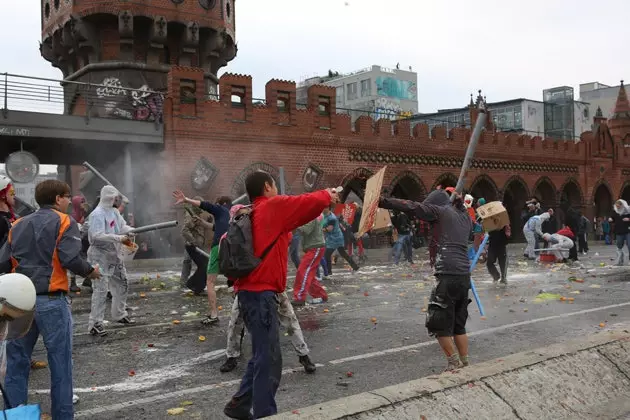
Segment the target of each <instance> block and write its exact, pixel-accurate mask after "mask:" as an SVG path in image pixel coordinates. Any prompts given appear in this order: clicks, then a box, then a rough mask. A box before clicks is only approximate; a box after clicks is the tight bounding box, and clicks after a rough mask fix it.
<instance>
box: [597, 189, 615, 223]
mask: <svg viewBox="0 0 630 420" xmlns="http://www.w3.org/2000/svg"><path fill="white" fill-rule="evenodd" d="M593 203H594V206H595V215H594V216H595V217H600V216H601V217H609V216H610V212H611V211H612V206H613V197H612V194H611V192H610V188H608V186H607V185H606V184H605V183H604V182H602V183H600V184H599V185H598V186H597V188H596V189H595V191H594V192H593Z"/></svg>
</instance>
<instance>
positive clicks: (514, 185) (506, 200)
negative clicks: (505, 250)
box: [503, 176, 529, 241]
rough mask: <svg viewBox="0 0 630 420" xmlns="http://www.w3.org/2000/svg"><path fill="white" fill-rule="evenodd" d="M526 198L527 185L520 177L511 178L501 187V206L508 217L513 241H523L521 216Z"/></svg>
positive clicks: (527, 195) (527, 194)
mask: <svg viewBox="0 0 630 420" xmlns="http://www.w3.org/2000/svg"><path fill="white" fill-rule="evenodd" d="M528 197H529V191H528V190H527V184H525V181H523V180H522V179H521V178H520V177H518V176H515V177H512V178H510V179H508V181H507V182H506V183H505V187H503V206H504V207H505V209H506V210H507V212H508V215H509V217H510V225H511V228H512V238H513V240H518V241H522V240H523V222H522V220H521V215H522V212H523V210H524V209H525V202H526V201H527V198H528Z"/></svg>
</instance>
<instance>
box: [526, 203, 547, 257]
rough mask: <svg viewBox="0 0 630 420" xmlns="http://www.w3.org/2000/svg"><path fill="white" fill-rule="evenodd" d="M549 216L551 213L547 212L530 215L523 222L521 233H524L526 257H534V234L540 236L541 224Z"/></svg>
mask: <svg viewBox="0 0 630 420" xmlns="http://www.w3.org/2000/svg"><path fill="white" fill-rule="evenodd" d="M550 217H551V215H550V214H549V213H548V212H545V213H543V214H541V215H538V216H532V217H530V218H529V220H528V221H527V223H525V226H523V235H525V239H526V240H527V248H525V255H527V258H529V259H532V260H533V259H535V258H536V252H535V250H536V235H538V236H540V237H542V235H543V233H542V224H543V222H545V221H547V220H549V218H550Z"/></svg>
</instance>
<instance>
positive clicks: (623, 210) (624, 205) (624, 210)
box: [610, 199, 630, 265]
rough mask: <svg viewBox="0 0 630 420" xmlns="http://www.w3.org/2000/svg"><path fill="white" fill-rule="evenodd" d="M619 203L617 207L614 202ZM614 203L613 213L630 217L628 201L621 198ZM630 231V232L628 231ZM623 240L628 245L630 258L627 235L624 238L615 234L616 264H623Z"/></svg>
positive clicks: (629, 250)
mask: <svg viewBox="0 0 630 420" xmlns="http://www.w3.org/2000/svg"><path fill="white" fill-rule="evenodd" d="M617 203H619V204H621V206H620V207H619V208H617V206H616V205H615V204H617ZM615 204H613V210H614V211H615V213H617V214H618V215H619V216H622V217H623V216H626V217H630V206H629V205H628V202H627V201H626V200H622V199H619V200H617V201H616V202H615ZM610 221H611V222H612V219H610ZM629 233H630V232H629ZM624 240H625V242H626V246H627V247H628V258H629V259H630V240H628V237H627V236H626V237H625V238H622V237H621V236H620V235H617V262H616V265H623V260H624V255H623V243H624Z"/></svg>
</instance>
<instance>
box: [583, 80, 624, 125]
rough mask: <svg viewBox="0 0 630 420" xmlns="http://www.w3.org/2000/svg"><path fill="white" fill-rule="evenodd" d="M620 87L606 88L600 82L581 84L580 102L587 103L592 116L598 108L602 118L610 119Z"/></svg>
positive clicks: (606, 86)
mask: <svg viewBox="0 0 630 420" xmlns="http://www.w3.org/2000/svg"><path fill="white" fill-rule="evenodd" d="M620 87H621V85H617V86H608V85H605V84H603V83H600V82H591V83H582V84H581V85H580V101H583V102H588V103H589V105H590V109H591V111H592V113H593V115H594V114H595V112H596V111H597V108H598V107H599V108H601V110H602V115H603V116H604V118H611V117H612V116H613V113H614V109H615V103H616V102H617V95H618V94H619V88H620Z"/></svg>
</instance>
